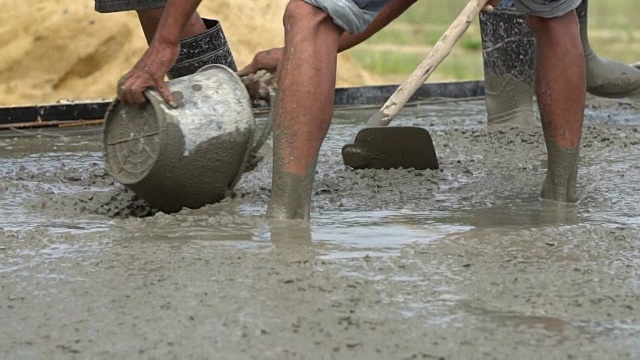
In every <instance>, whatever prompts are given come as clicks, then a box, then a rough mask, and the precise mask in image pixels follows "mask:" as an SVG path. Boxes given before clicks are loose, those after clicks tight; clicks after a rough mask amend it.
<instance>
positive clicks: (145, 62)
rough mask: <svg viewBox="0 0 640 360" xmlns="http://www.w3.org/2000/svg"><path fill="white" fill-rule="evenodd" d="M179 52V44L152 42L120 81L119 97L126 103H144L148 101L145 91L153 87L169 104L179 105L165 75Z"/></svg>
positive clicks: (174, 106)
mask: <svg viewBox="0 0 640 360" xmlns="http://www.w3.org/2000/svg"><path fill="white" fill-rule="evenodd" d="M179 53H180V45H179V44H175V45H171V44H164V43H160V42H153V43H151V45H150V46H149V48H148V49H147V51H145V53H144V55H142V58H140V60H138V62H137V63H136V64H135V65H134V66H133V68H132V69H131V70H129V72H128V73H126V74H125V75H124V76H123V77H122V78H120V81H118V98H120V100H122V102H123V103H125V104H129V105H131V104H137V105H143V104H145V103H146V102H147V99H146V98H145V97H144V94H143V93H144V91H145V90H146V89H148V88H153V89H155V90H157V91H158V92H159V93H160V96H162V99H163V100H164V101H165V102H166V103H167V104H169V106H171V107H173V108H176V107H178V102H177V101H176V99H175V98H174V97H173V95H172V94H171V92H170V91H169V88H167V85H166V84H165V83H164V76H165V74H166V73H167V71H169V69H170V68H171V67H172V66H173V64H175V62H176V59H177V58H178V54H179Z"/></svg>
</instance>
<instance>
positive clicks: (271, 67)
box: [238, 48, 284, 77]
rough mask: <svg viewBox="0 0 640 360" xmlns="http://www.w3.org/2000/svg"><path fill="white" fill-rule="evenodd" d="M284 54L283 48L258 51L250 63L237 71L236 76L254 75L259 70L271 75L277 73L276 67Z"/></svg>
mask: <svg viewBox="0 0 640 360" xmlns="http://www.w3.org/2000/svg"><path fill="white" fill-rule="evenodd" d="M283 54H284V49H283V48H274V49H269V50H264V51H260V52H259V53H257V54H255V56H254V57H253V60H252V61H251V63H250V64H249V65H247V66H245V67H244V68H242V69H240V71H238V76H240V77H242V76H247V75H249V74H253V73H256V72H258V71H260V70H265V71H266V72H269V73H271V74H276V73H277V72H278V66H280V61H282V55H283Z"/></svg>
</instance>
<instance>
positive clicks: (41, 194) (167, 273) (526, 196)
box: [0, 99, 640, 359]
mask: <svg viewBox="0 0 640 360" xmlns="http://www.w3.org/2000/svg"><path fill="white" fill-rule="evenodd" d="M369 114H370V111H349V112H344V111H342V112H338V113H337V114H336V120H335V121H334V123H333V125H332V127H331V130H330V133H329V135H328V137H327V139H326V142H325V144H324V146H323V148H322V152H321V156H320V161H319V167H318V174H317V177H316V184H315V188H314V195H313V196H314V203H313V208H312V221H311V224H310V225H309V226H304V225H300V224H287V223H285V224H282V223H270V222H267V221H266V220H265V219H264V217H263V214H264V211H265V210H266V205H267V202H268V199H269V189H270V187H271V184H270V182H271V176H270V160H269V159H267V161H265V162H264V163H262V164H260V165H259V166H258V168H257V169H256V171H254V172H252V173H250V174H247V175H246V176H245V177H244V178H243V180H242V181H241V182H240V184H239V185H238V187H237V189H236V193H235V194H234V196H233V197H232V198H229V199H227V200H225V201H223V202H222V203H219V204H214V205H209V206H206V207H204V208H202V209H198V210H189V209H185V210H183V211H181V212H180V213H177V214H163V213H156V212H155V211H154V210H153V209H150V208H149V207H148V206H147V205H146V204H145V203H144V202H143V201H141V200H139V199H137V198H136V197H135V195H134V194H132V193H130V192H128V191H127V190H126V189H124V188H123V187H122V186H120V185H119V184H116V183H114V182H113V180H112V179H111V178H110V176H109V175H108V174H107V173H106V172H105V171H104V168H103V159H102V152H101V137H100V135H99V134H96V133H95V132H94V133H93V134H92V133H90V132H87V133H83V134H75V135H65V134H61V133H55V132H47V131H42V132H41V134H40V135H39V136H40V137H39V138H33V137H32V136H19V137H10V136H4V137H2V138H0V162H1V165H2V166H0V180H1V185H0V229H1V230H0V294H1V295H0V323H2V324H10V325H8V326H3V327H2V329H1V330H0V354H1V355H0V357H2V358H43V357H47V358H51V357H68V358H74V357H78V358H87V357H89V358H114V357H132V356H137V357H140V356H143V357H162V358H200V357H210V356H211V354H216V357H221V358H274V359H275V358H277V359H283V358H295V359H297V358H350V359H352V358H357V359H359V358H362V359H371V358H446V359H475V358H483V359H485V358H488V359H491V358H500V359H511V358H514V357H517V358H523V359H529V358H530V359H537V358H546V359H555V358H562V359H566V358H571V357H573V358H597V359H605V358H612V359H614V358H615V359H624V358H629V359H635V358H638V356H640V341H639V340H638V339H640V318H639V316H638V313H639V311H638V309H640V281H639V280H638V279H640V252H639V250H638V249H639V248H640V228H639V222H640V219H639V217H640V215H638V214H640V201H639V200H640V195H638V194H640V191H639V190H640V189H639V187H640V185H638V184H640V150H638V149H639V148H638V146H640V131H639V129H640V111H639V110H638V109H637V108H636V107H634V106H633V105H630V104H628V103H625V102H614V101H603V100H596V99H591V100H590V105H589V107H588V109H587V123H586V128H585V134H584V139H583V149H582V165H581V168H580V174H579V194H580V198H581V201H580V203H579V204H577V205H573V206H560V205H558V204H555V203H552V202H541V201H540V200H539V199H538V194H539V190H540V182H541V180H542V177H543V176H544V171H545V167H546V164H545V159H546V153H545V149H544V145H543V140H542V135H541V133H540V130H539V129H537V128H533V129H522V128H521V129H510V128H495V129H486V128H485V127H484V118H485V116H486V114H485V110H484V104H483V103H482V102H481V101H475V102H456V103H438V104H424V105H420V106H418V107H416V108H412V109H406V110H405V111H404V112H403V115H402V116H401V117H399V118H398V119H397V120H395V121H394V124H395V125H417V126H425V127H427V128H428V129H429V130H430V131H431V133H432V137H433V139H434V142H435V147H436V151H437V153H438V156H439V159H440V163H441V168H442V169H441V170H439V171H415V170H391V171H373V170H366V171H352V170H348V169H345V168H344V166H343V165H342V160H341V157H340V151H339V150H340V149H341V147H342V146H343V145H344V144H346V143H348V142H351V141H352V140H353V137H354V136H355V133H356V132H357V129H358V126H361V125H362V124H363V123H364V122H365V121H366V118H367V117H368V115H369Z"/></svg>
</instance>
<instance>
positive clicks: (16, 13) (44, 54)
mask: <svg viewBox="0 0 640 360" xmlns="http://www.w3.org/2000/svg"><path fill="white" fill-rule="evenodd" d="M286 3H287V0H273V1H255V2H254V1H234V0H205V1H203V3H202V4H201V6H200V8H199V11H200V13H201V14H202V15H203V16H207V17H212V18H217V19H219V20H221V22H222V25H223V29H224V31H225V33H226V35H227V38H228V40H229V43H230V46H231V49H232V51H233V54H234V56H235V58H236V63H237V64H238V66H239V67H242V66H244V65H246V64H247V63H248V62H249V61H251V58H252V57H253V54H254V53H255V52H256V51H258V50H261V49H265V48H270V47H274V46H280V45H282V41H283V30H282V21H281V16H282V12H283V10H284V6H285V5H286ZM4 5H5V6H4V7H3V10H2V12H0V105H17V104H34V103H35V104H41V103H49V102H56V101H59V100H80V99H95V98H111V97H113V96H115V84H116V81H117V79H118V78H119V77H120V75H122V74H124V73H125V72H126V71H127V70H128V69H129V68H130V67H131V66H132V65H133V64H134V63H135V61H136V60H137V59H138V58H139V57H140V55H141V54H142V53H143V51H144V50H145V48H146V46H147V45H146V42H145V40H144V36H143V34H142V30H141V29H140V26H139V23H138V20H137V16H136V14H135V13H134V12H127V13H113V14H98V13H96V12H95V11H94V10H93V6H94V2H93V1H89V0H65V1H63V0H46V1H45V0H5V2H4ZM372 81H375V78H374V77H373V76H372V75H370V74H368V73H366V72H365V71H364V70H362V68H361V67H360V65H359V64H358V63H357V62H355V61H354V60H352V59H350V58H349V57H348V56H346V55H341V57H340V61H339V73H338V85H339V86H352V85H360V84H366V83H370V82H372Z"/></svg>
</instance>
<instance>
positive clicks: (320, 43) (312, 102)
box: [267, 0, 344, 220]
mask: <svg viewBox="0 0 640 360" xmlns="http://www.w3.org/2000/svg"><path fill="white" fill-rule="evenodd" d="M284 27H285V47H284V56H283V58H282V64H281V74H280V81H279V88H280V89H279V93H278V98H277V101H276V117H275V123H274V135H273V136H274V138H273V140H274V159H273V186H272V192H271V201H270V203H269V209H268V210H267V215H268V216H269V217H270V218H275V219H303V220H308V219H309V213H310V205H311V189H312V186H313V180H314V175H315V170H316V162H317V159H318V152H319V150H320V145H322V141H323V140H324V137H325V135H326V134H327V130H328V129H329V124H330V123H331V116H332V115H333V98H334V89H335V81H336V61H337V53H338V41H339V39H340V36H341V34H342V33H343V32H344V31H343V30H342V29H340V28H339V27H338V26H337V25H335V24H334V23H333V21H332V20H331V18H330V17H329V16H328V15H327V14H326V13H325V12H323V11H322V10H320V9H318V8H316V7H314V6H311V5H309V4H307V3H305V2H303V1H302V0H290V1H289V4H288V5H287V8H286V10H285V15H284Z"/></svg>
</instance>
